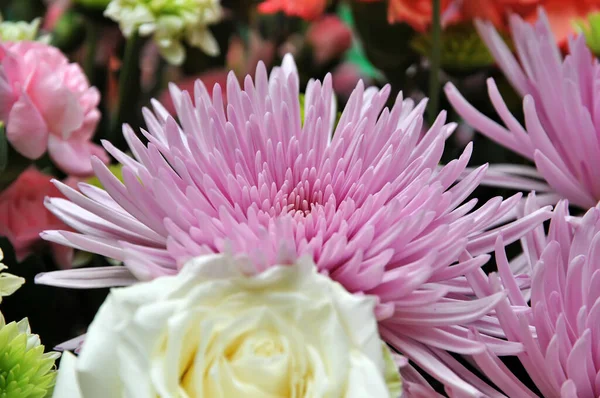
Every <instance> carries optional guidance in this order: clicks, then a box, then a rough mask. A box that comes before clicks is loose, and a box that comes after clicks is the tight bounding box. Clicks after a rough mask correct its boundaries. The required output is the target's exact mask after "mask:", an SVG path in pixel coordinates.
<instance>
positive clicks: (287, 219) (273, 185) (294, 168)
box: [37, 56, 549, 396]
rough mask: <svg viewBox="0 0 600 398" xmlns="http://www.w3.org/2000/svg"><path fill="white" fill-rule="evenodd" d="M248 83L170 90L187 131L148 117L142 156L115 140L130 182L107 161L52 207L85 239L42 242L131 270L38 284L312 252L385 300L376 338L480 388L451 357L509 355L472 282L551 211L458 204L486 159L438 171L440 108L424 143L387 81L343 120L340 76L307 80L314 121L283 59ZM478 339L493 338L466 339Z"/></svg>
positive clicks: (339, 276)
mask: <svg viewBox="0 0 600 398" xmlns="http://www.w3.org/2000/svg"><path fill="white" fill-rule="evenodd" d="M243 86H244V89H243V90H242V89H241V88H240V85H239V84H238V80H237V78H236V77H235V75H233V74H230V76H229V78H228V81H227V87H226V92H227V102H228V104H227V106H226V107H224V106H223V99H222V97H223V94H222V92H221V87H220V86H218V85H216V86H215V87H214V89H213V92H212V97H211V96H210V95H209V93H208V91H207V90H206V88H205V86H204V84H202V82H201V81H198V82H197V83H196V85H195V87H194V94H193V97H194V100H192V98H191V96H190V94H189V93H188V92H181V91H179V89H177V88H176V87H175V86H172V87H171V90H172V97H173V98H174V102H175V108H176V110H177V115H178V119H179V121H180V123H181V125H178V124H177V122H176V121H175V119H174V118H173V117H172V116H171V115H169V113H168V112H166V110H165V109H164V108H163V106H162V105H161V104H160V103H158V102H156V101H155V102H153V106H154V112H151V111H150V110H148V109H145V110H144V112H143V113H144V116H145V119H146V124H147V126H148V130H149V131H148V132H146V131H145V130H142V134H144V135H145V136H146V138H147V139H148V140H149V144H148V145H147V146H145V145H144V144H143V143H142V142H141V141H140V140H139V139H138V138H137V136H136V134H135V133H134V132H133V130H132V129H131V128H129V127H125V128H124V135H125V137H126V139H127V142H128V143H129V146H130V150H131V152H132V154H133V158H132V157H130V156H128V155H126V154H125V153H123V152H121V151H120V150H118V149H117V148H115V147H114V146H113V145H111V144H110V143H108V142H106V143H105V148H106V149H107V150H108V151H109V152H110V153H111V154H112V155H113V156H114V157H115V158H116V159H117V160H118V161H119V162H120V163H122V164H123V165H124V167H123V181H124V183H121V182H120V181H119V180H118V179H117V178H116V177H115V176H114V175H112V174H111V173H110V172H109V170H108V169H107V167H106V166H105V165H104V164H103V163H102V162H101V161H99V160H97V159H94V160H93V161H92V164H93V167H94V170H95V172H96V174H97V176H98V178H99V179H100V181H101V182H102V184H103V186H104V187H105V189H106V191H104V190H101V189H98V188H95V187H92V186H89V185H86V184H80V185H79V189H80V191H81V193H80V192H77V191H75V190H73V189H71V188H69V187H67V186H65V185H63V184H60V183H57V186H58V188H59V189H60V190H61V192H63V194H64V195H65V196H66V197H67V198H68V199H70V201H68V200H64V199H59V198H58V199H57V198H51V199H48V201H47V206H48V208H49V209H50V210H51V211H53V212H54V214H56V215H57V216H58V217H60V218H61V219H63V220H64V221H65V222H66V223H67V224H68V225H70V226H71V227H72V228H74V229H75V230H77V231H79V232H80V233H72V232H65V231H47V232H45V233H44V238H45V239H47V240H50V241H53V242H56V243H63V244H65V245H69V246H72V247H76V248H79V249H82V250H87V251H91V252H95V253H98V254H101V255H104V256H107V257H111V258H113V259H116V260H120V261H123V262H124V264H125V266H124V267H104V268H91V269H85V270H76V272H69V271H62V272H58V273H48V274H43V275H41V276H39V277H38V278H37V281H38V282H39V283H45V284H52V285H60V286H71V287H103V286H114V285H127V284H131V283H135V282H136V280H148V279H152V278H155V277H158V276H161V275H170V274H174V273H176V272H178V270H179V269H180V268H181V267H182V266H183V265H184V264H185V262H186V261H188V260H189V259H191V258H193V257H195V256H198V255H202V254H207V253H214V252H224V251H231V252H233V253H239V254H245V255H248V256H250V257H251V258H252V259H253V260H254V261H253V262H254V264H256V266H257V267H258V268H259V269H261V268H265V267H268V266H270V265H272V264H277V263H279V264H281V263H289V262H290V260H293V259H294V258H295V257H297V256H302V255H309V256H311V257H312V258H313V260H314V261H315V263H316V264H317V266H318V268H319V270H320V272H322V273H324V274H327V275H329V276H330V277H331V278H332V279H334V280H336V281H338V282H339V283H341V284H342V285H343V286H344V287H345V288H346V289H347V290H348V291H350V292H352V293H355V294H372V295H375V296H377V297H378V300H379V304H378V306H377V309H376V316H377V318H378V320H379V322H380V331H381V334H382V337H383V338H384V339H385V340H386V341H387V342H388V343H389V344H391V345H392V346H394V347H395V348H396V349H397V350H398V351H399V352H401V353H402V354H403V355H405V356H407V357H408V358H410V359H411V360H412V361H414V363H416V364H418V365H419V366H420V367H421V368H422V369H424V370H425V371H426V372H428V373H430V374H431V375H432V376H434V377H436V378H437V379H439V380H440V381H441V382H443V383H444V384H445V385H447V387H448V389H449V390H451V391H454V392H455V393H456V394H463V395H469V396H477V395H481V393H480V392H479V390H478V388H475V387H473V386H472V385H470V384H469V383H468V382H465V381H464V379H463V377H464V376H463V375H462V374H461V375H460V376H459V375H457V374H456V373H455V372H454V371H453V369H452V368H451V367H450V366H448V365H447V363H448V361H451V360H452V356H451V355H449V354H448V352H447V351H451V352H454V353H459V354H465V355H470V354H474V353H477V352H482V351H483V350H484V348H485V346H486V345H488V346H489V347H490V348H491V349H492V350H493V351H494V352H496V353H498V354H503V355H509V354H514V353H515V352H518V351H519V350H520V348H521V346H520V345H519V344H512V343H506V342H505V341H502V340H500V339H496V337H502V335H503V334H502V330H501V329H500V328H499V327H498V325H497V323H495V320H494V316H493V313H492V309H493V308H494V306H495V305H496V303H498V301H499V300H501V299H502V297H503V293H497V294H493V295H489V296H486V297H481V298H476V297H475V294H474V292H473V290H472V289H471V287H470V285H469V283H468V282H467V280H466V279H465V275H468V274H469V273H471V272H474V270H478V269H480V267H481V266H482V265H483V264H484V263H486V262H487V260H488V259H489V255H487V254H486V253H487V252H488V251H491V250H492V249H493V246H494V243H495V240H496V237H497V236H498V234H499V233H502V234H503V236H504V237H505V239H506V241H507V243H508V242H512V241H514V240H516V239H518V238H519V237H520V236H522V235H523V234H524V233H525V232H526V231H528V230H530V229H531V228H534V227H535V226H536V225H537V224H539V222H541V221H542V220H545V219H547V218H548V217H549V212H548V210H547V209H542V210H540V211H538V212H535V213H533V214H531V215H529V216H528V217H524V218H522V219H520V220H519V221H516V222H515V223H512V224H509V225H507V226H503V227H499V229H493V228H494V227H495V226H496V225H499V224H501V223H503V219H504V217H506V216H507V215H509V213H510V212H511V211H512V209H513V207H514V206H515V205H516V204H517V203H518V202H519V199H520V194H517V195H515V196H513V197H511V198H509V199H507V200H502V198H494V199H492V200H490V201H488V202H487V203H484V204H482V205H481V206H480V207H478V208H477V209H474V208H475V206H476V203H477V200H470V201H468V202H466V203H463V202H464V201H465V199H466V198H467V197H468V196H469V195H470V194H471V193H472V192H473V190H474V189H475V188H476V187H477V186H478V183H479V181H480V180H481V178H482V177H483V175H484V173H485V169H486V167H485V166H482V167H480V168H478V169H477V170H476V171H473V172H472V173H470V174H469V175H468V177H466V178H465V179H463V180H462V181H460V182H457V178H458V177H459V176H460V175H461V174H462V173H463V171H464V170H465V167H466V165H467V163H468V161H469V157H470V154H471V150H472V148H471V145H468V146H467V147H466V149H465V151H464V153H463V154H462V156H461V157H460V158H459V159H457V160H454V161H452V162H450V163H448V164H447V165H446V166H443V167H440V168H438V162H439V160H440V157H441V155H442V152H443V149H444V142H445V140H446V139H447V137H448V136H449V135H450V134H451V133H452V130H453V129H454V127H455V126H454V125H453V124H445V114H444V113H443V114H441V115H440V116H439V117H438V119H437V120H436V122H435V123H434V124H433V125H432V127H431V129H429V131H428V132H427V133H426V134H425V135H424V136H421V126H422V124H423V112H424V109H425V104H426V102H425V101H423V102H421V103H420V104H418V105H416V106H415V105H414V103H413V101H412V100H410V99H403V98H402V96H401V95H400V96H399V97H398V99H397V101H396V104H395V106H394V107H393V108H392V109H391V110H390V109H388V108H384V106H385V104H386V102H387V99H388V95H389V92H390V87H389V86H386V87H384V88H383V89H382V90H377V89H376V88H369V89H366V90H365V89H364V87H363V85H362V83H359V84H358V86H357V87H356V89H355V91H354V93H353V94H352V96H351V98H350V99H349V101H348V104H347V106H346V108H345V109H344V112H343V114H342V116H341V119H340V120H339V122H338V124H337V127H335V120H336V113H337V112H336V107H335V101H334V94H333V90H332V82H331V76H330V75H328V76H327V77H326V78H325V80H324V81H323V83H321V82H319V81H311V82H310V83H309V84H308V87H307V88H306V92H305V107H304V111H305V113H304V120H302V119H301V109H300V103H299V78H298V73H297V70H296V66H295V64H294V61H293V59H292V58H291V57H290V56H286V57H285V58H284V61H283V65H282V67H277V68H274V70H273V71H272V73H271V76H270V78H268V77H267V72H266V69H265V67H264V65H263V64H260V65H259V66H258V68H257V72H256V77H255V79H254V81H253V80H252V78H250V76H247V77H246V79H245V80H244V85H243ZM469 328H475V329H476V330H478V331H480V333H481V334H482V335H484V336H485V337H484V338H483V340H484V342H485V344H482V343H480V342H473V341H471V340H469V339H468V338H467V336H468V333H469Z"/></svg>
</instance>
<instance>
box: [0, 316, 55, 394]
mask: <svg viewBox="0 0 600 398" xmlns="http://www.w3.org/2000/svg"><path fill="white" fill-rule="evenodd" d="M59 356H60V354H59V353H57V352H47V353H44V346H43V345H41V344H40V339H39V337H38V336H37V335H35V334H31V330H30V328H29V321H28V320H27V318H25V319H23V320H21V321H20V322H11V323H9V324H7V323H6V322H5V321H4V316H2V314H1V313H0V397H2V398H44V397H50V396H51V395H52V388H53V387H54V381H55V378H56V371H55V366H54V363H55V362H56V359H57V358H58V357H59Z"/></svg>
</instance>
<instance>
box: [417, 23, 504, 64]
mask: <svg viewBox="0 0 600 398" xmlns="http://www.w3.org/2000/svg"><path fill="white" fill-rule="evenodd" d="M441 37H442V40H441V45H442V54H441V66H442V68H443V69H445V70H449V71H464V72H470V71H472V70H474V69H480V68H484V67H487V66H490V65H492V64H493V63H494V58H493V57H492V54H490V52H489V50H488V49H487V47H486V45H485V43H484V42H483V40H481V38H480V37H479V34H478V33H477V31H476V30H475V29H474V28H473V26H472V25H471V24H461V25H456V26H450V27H448V28H446V29H445V30H444V31H443V33H442V36H441ZM432 44H433V40H432V36H431V33H424V34H420V35H418V36H415V37H414V38H413V39H412V41H411V43H410V45H411V47H412V49H413V50H415V51H416V52H417V53H419V54H420V55H422V56H425V57H428V56H429V54H431V47H432Z"/></svg>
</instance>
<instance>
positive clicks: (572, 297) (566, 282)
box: [473, 201, 600, 398]
mask: <svg viewBox="0 0 600 398" xmlns="http://www.w3.org/2000/svg"><path fill="white" fill-rule="evenodd" d="M529 206H530V207H533V206H532V204H531V203H529ZM524 242H525V244H524V245H523V249H524V251H525V257H526V259H527V264H528V265H529V266H530V267H531V268H532V274H533V276H532V281H531V291H530V294H526V295H523V294H522V291H521V290H520V289H519V288H518V287H517V284H516V281H515V278H514V277H513V271H512V270H511V268H514V267H513V265H512V264H509V262H508V261H507V258H506V254H505V253H504V248H503V244H502V242H501V240H500V239H499V241H498V244H497V248H496V260H497V264H498V269H499V274H498V275H495V274H494V275H490V279H489V283H488V284H487V286H486V282H485V278H482V277H480V278H479V282H481V284H480V283H478V282H474V284H475V285H479V288H480V289H481V291H482V293H485V294H493V293H494V292H498V291H502V290H505V289H506V290H508V299H506V300H503V301H502V302H501V303H500V305H499V306H498V307H497V308H496V313H497V316H498V319H499V321H500V324H501V325H502V327H503V329H504V331H505V332H506V336H507V337H508V339H509V340H511V341H514V342H519V343H522V344H523V347H524V352H523V353H521V354H518V357H519V359H520V361H521V363H522V364H523V366H524V367H525V370H526V371H527V372H528V374H529V376H530V377H531V380H532V381H533V382H534V383H535V385H536V387H537V388H538V389H539V391H540V392H541V393H542V396H544V397H562V398H596V397H598V396H599V395H600V345H599V344H598V341H600V262H598V258H599V253H600V252H599V250H600V210H599V209H598V208H591V209H590V210H588V212H587V213H586V214H585V215H584V216H583V218H582V219H575V218H571V217H569V211H568V203H567V202H566V201H560V202H559V203H558V205H557V207H556V209H555V212H554V215H553V217H552V221H551V223H550V228H549V231H548V234H546V233H545V232H544V228H543V227H542V226H540V227H539V228H538V229H536V230H534V231H532V232H531V233H530V234H528V236H527V237H526V239H524ZM528 300H531V306H528V305H527V301H528ZM519 307H520V308H521V310H517V309H518V308H519ZM473 337H474V339H478V338H479V336H478V333H477V332H474V334H473ZM474 360H475V363H476V364H477V365H478V366H479V368H480V369H481V370H482V371H483V372H484V373H485V374H486V376H488V377H489V378H490V379H491V381H493V382H494V383H495V384H496V385H497V386H498V387H500V388H501V389H502V390H503V391H504V393H505V394H506V395H508V396H509V397H519V398H521V397H523V398H526V397H531V398H536V397H537V396H538V395H536V394H535V393H534V392H533V391H531V390H530V389H529V388H527V387H526V386H525V385H524V384H523V383H522V382H521V381H520V380H519V379H518V378H517V377H515V376H514V375H513V374H512V372H511V371H510V369H508V368H507V367H506V366H505V365H504V364H503V363H502V362H501V361H500V360H499V359H498V358H497V357H496V355H494V354H493V353H491V352H489V351H485V352H482V353H478V354H476V355H474Z"/></svg>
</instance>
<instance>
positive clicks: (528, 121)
mask: <svg viewBox="0 0 600 398" xmlns="http://www.w3.org/2000/svg"><path fill="white" fill-rule="evenodd" d="M477 28H478V30H479V33H480V35H481V37H482V38H483V40H484V41H485V42H486V44H487V45H488V47H489V48H490V50H491V52H492V54H493V55H494V57H495V59H496V61H497V62H498V64H499V66H500V68H501V69H502V70H503V72H504V73H505V75H506V77H507V78H508V80H509V81H510V82H511V84H512V85H513V87H514V88H515V89H516V90H517V92H518V93H519V94H521V95H524V96H525V98H524V101H523V108H524V111H525V126H526V128H523V126H521V124H520V123H519V122H518V121H517V120H516V118H515V117H514V116H513V115H512V114H511V113H510V111H509V110H508V107H507V106H506V104H505V103H504V101H503V99H502V97H501V95H500V93H499V91H498V88H497V87H496V84H495V83H494V80H493V79H489V80H488V92H489V96H490V99H491V100H492V103H493V105H494V108H495V109H496V112H497V113H498V115H499V116H500V118H501V119H502V121H503V122H504V124H505V125H506V127H503V126H501V125H499V124H498V123H496V122H494V121H493V120H491V119H489V118H488V117H486V116H484V115H483V114H481V113H480V112H479V111H478V110H477V109H475V107H473V106H471V105H470V104H469V103H468V102H467V101H466V100H465V99H464V98H463V97H462V96H461V95H460V94H459V93H458V90H457V89H456V88H455V87H454V86H453V85H452V84H448V85H447V86H446V94H447V96H448V99H449V101H450V103H451V104H452V105H453V106H454V107H455V109H456V110H457V112H458V113H459V114H460V115H461V116H462V117H463V118H464V119H465V120H466V121H467V122H468V123H469V124H471V125H472V126H473V127H475V128H476V129H477V130H479V131H480V132H481V133H482V134H484V135H485V136H487V137H489V138H490V139H492V140H494V141H496V142H498V143H499V144H500V145H503V146H505V147H507V148H509V149H511V150H512V151H514V152H516V153H518V154H520V155H522V156H524V157H526V158H528V159H531V160H533V161H534V162H535V165H536V168H537V170H535V169H533V168H531V167H526V166H515V165H496V166H490V170H489V172H488V177H487V179H488V180H489V181H488V182H489V183H491V184H493V185H497V186H506V187H509V188H517V189H523V190H525V191H529V190H532V189H535V190H536V191H537V192H538V193H545V194H546V195H542V197H540V198H539V200H540V201H545V202H546V203H553V202H554V203H555V202H556V201H557V200H558V199H559V198H567V199H569V201H570V203H571V204H574V205H577V206H580V207H582V208H586V209H587V208H590V207H593V206H595V205H596V203H597V202H598V200H600V139H599V137H600V136H599V135H598V131H599V129H600V96H599V95H598V90H597V88H598V85H599V84H600V66H599V65H598V61H597V60H596V59H595V58H594V57H593V56H592V54H591V52H590V50H589V49H588V48H587V46H586V43H585V38H584V37H583V36H581V37H578V38H577V39H575V40H571V41H570V42H569V48H570V55H568V56H567V57H566V58H565V59H564V60H563V59H562V56H561V54H560V50H559V48H558V47H557V45H556V43H555V40H554V38H553V36H552V32H551V30H550V25H549V23H548V20H547V18H546V15H545V14H544V13H543V12H540V18H539V21H538V22H537V23H536V24H535V26H531V25H528V24H527V23H525V22H523V21H522V20H521V19H520V18H519V17H516V16H513V17H512V18H511V29H512V35H513V39H514V43H515V47H516V51H517V54H518V58H519V61H520V65H519V62H517V60H516V59H515V57H514V56H513V54H512V53H511V51H510V49H509V48H508V46H507V45H506V44H505V43H504V41H503V40H502V38H501V37H500V35H499V34H498V32H496V30H495V29H494V28H493V27H492V26H491V25H490V24H487V23H482V22H478V23H477ZM544 180H545V181H544ZM484 183H485V181H484Z"/></svg>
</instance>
